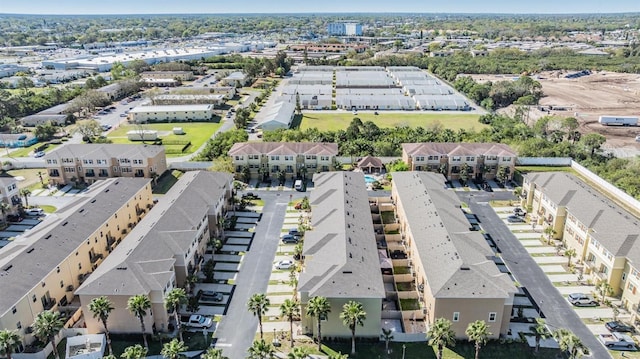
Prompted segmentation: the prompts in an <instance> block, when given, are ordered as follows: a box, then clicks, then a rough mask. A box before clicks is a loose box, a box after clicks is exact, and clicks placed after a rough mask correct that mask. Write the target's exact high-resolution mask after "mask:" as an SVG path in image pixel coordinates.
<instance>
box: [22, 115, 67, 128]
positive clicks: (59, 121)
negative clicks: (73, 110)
mask: <svg viewBox="0 0 640 359" xmlns="http://www.w3.org/2000/svg"><path fill="white" fill-rule="evenodd" d="M19 121H20V124H21V125H22V126H24V127H36V126H38V125H44V124H46V123H47V122H50V123H51V124H52V125H54V126H64V125H65V123H66V122H67V115H56V114H43V115H30V116H25V117H23V118H21V119H20V120H19Z"/></svg>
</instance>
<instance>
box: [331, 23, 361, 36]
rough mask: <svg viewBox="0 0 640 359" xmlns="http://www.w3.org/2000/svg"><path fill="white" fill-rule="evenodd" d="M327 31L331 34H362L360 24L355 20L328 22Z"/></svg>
mask: <svg viewBox="0 0 640 359" xmlns="http://www.w3.org/2000/svg"><path fill="white" fill-rule="evenodd" d="M327 33H328V34H329V35H331V36H362V24H359V23H356V22H330V23H328V24H327Z"/></svg>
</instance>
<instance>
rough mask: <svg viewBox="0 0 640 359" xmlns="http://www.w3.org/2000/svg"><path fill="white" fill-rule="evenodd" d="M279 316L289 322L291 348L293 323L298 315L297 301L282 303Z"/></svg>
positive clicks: (288, 300) (298, 305) (289, 300)
mask: <svg viewBox="0 0 640 359" xmlns="http://www.w3.org/2000/svg"><path fill="white" fill-rule="evenodd" d="M280 314H282V316H283V317H287V320H289V333H290V335H291V347H292V348H293V321H294V320H295V319H296V318H297V317H298V316H299V315H300V303H298V301H297V300H291V299H285V300H284V303H282V304H281V305H280Z"/></svg>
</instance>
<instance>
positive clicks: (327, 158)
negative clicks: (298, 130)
mask: <svg viewBox="0 0 640 359" xmlns="http://www.w3.org/2000/svg"><path fill="white" fill-rule="evenodd" d="M320 161H329V156H320Z"/></svg>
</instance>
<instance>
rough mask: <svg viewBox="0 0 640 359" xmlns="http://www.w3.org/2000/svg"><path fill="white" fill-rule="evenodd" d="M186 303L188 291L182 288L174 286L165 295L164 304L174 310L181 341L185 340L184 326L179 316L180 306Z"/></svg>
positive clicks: (168, 308)
mask: <svg viewBox="0 0 640 359" xmlns="http://www.w3.org/2000/svg"><path fill="white" fill-rule="evenodd" d="M185 303H187V293H186V292H185V291H184V289H182V288H173V289H171V291H169V293H167V296H166V297H164V305H165V306H166V307H167V310H169V311H172V312H173V318H174V319H175V321H176V329H178V338H180V341H183V339H182V331H181V329H182V328H180V318H179V317H178V308H180V306H181V305H182V304H185Z"/></svg>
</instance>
